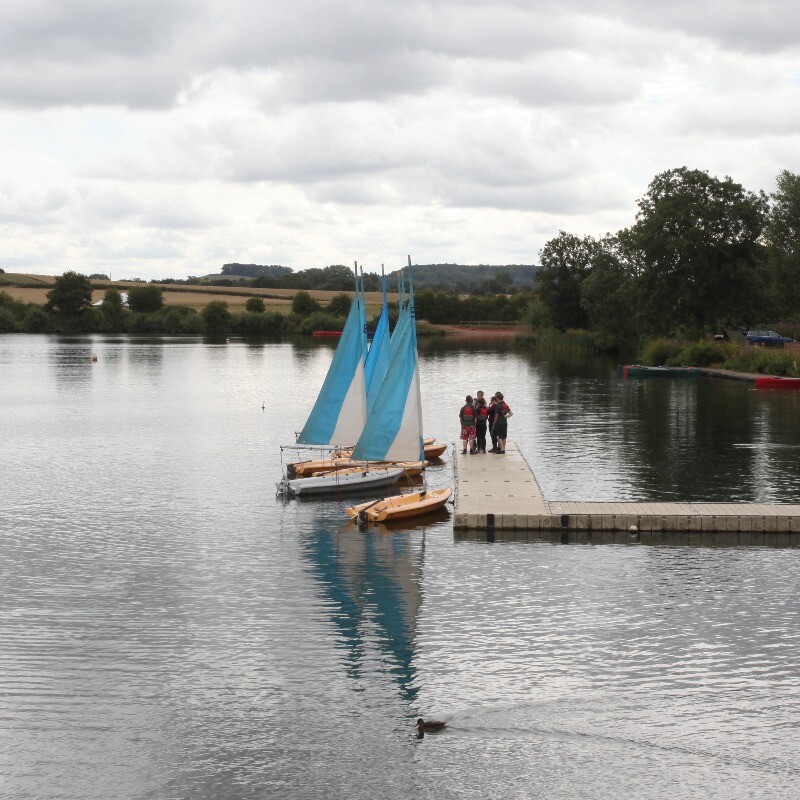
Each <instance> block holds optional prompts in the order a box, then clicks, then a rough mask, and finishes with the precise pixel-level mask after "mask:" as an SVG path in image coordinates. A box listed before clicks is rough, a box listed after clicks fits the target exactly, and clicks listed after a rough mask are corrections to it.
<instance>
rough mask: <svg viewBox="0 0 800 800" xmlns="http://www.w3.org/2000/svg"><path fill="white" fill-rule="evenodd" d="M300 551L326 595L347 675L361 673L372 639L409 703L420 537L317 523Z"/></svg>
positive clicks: (419, 601)
mask: <svg viewBox="0 0 800 800" xmlns="http://www.w3.org/2000/svg"><path fill="white" fill-rule="evenodd" d="M302 552H303V553H304V555H305V556H306V558H307V559H308V561H309V563H310V565H311V568H312V571H313V574H314V576H315V578H316V579H317V581H318V583H319V584H320V585H321V586H322V587H323V589H324V591H325V596H326V599H327V600H329V601H330V602H329V603H328V604H326V608H328V609H329V618H330V620H331V622H332V623H333V625H334V626H335V628H336V631H337V634H338V636H339V637H340V640H341V643H342V644H343V645H344V649H345V658H344V665H345V668H346V671H347V674H348V676H350V677H351V678H355V679H358V678H360V677H361V675H362V674H363V672H362V671H363V665H364V663H365V661H366V659H367V658H368V655H369V653H368V651H369V648H370V646H371V644H372V643H373V639H374V640H375V642H374V643H375V644H377V646H378V648H379V649H380V651H381V653H382V656H383V657H382V659H381V660H382V661H383V662H384V663H387V664H388V665H389V673H390V674H391V675H392V677H393V679H394V680H396V681H397V683H398V685H399V687H400V693H401V696H402V698H403V699H404V700H405V701H407V702H409V703H413V702H414V700H415V698H416V694H417V688H416V687H415V686H414V681H415V677H416V672H415V668H414V665H413V657H414V639H415V636H416V623H417V614H418V613H419V608H420V605H421V604H422V592H421V577H422V576H421V572H422V560H423V545H422V543H421V542H419V541H416V540H415V539H414V538H413V537H412V536H411V535H410V534H409V533H407V532H405V533H394V534H388V535H387V534H386V533H375V532H372V531H367V532H363V531H358V530H355V529H354V528H352V527H345V528H339V529H333V528H329V529H326V528H324V527H321V528H319V529H318V530H317V531H316V532H315V533H313V534H310V535H309V536H308V537H307V538H306V540H305V542H304V547H303V550H302ZM373 631H374V633H373ZM375 634H377V637H375Z"/></svg>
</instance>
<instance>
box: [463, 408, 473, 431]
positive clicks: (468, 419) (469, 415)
mask: <svg viewBox="0 0 800 800" xmlns="http://www.w3.org/2000/svg"><path fill="white" fill-rule="evenodd" d="M461 424H462V425H464V426H465V427H469V426H470V425H474V424H475V407H474V406H464V407H463V408H462V409H461Z"/></svg>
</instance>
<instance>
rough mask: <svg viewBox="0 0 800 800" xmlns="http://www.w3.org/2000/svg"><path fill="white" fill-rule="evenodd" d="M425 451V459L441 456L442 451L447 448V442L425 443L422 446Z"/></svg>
mask: <svg viewBox="0 0 800 800" xmlns="http://www.w3.org/2000/svg"><path fill="white" fill-rule="evenodd" d="M423 450H424V452H425V460H426V461H429V460H430V459H432V458H441V457H442V455H444V451H445V450H447V443H445V444H426V445H425V446H424V448H423Z"/></svg>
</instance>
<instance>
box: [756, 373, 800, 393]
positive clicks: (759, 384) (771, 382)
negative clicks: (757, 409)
mask: <svg viewBox="0 0 800 800" xmlns="http://www.w3.org/2000/svg"><path fill="white" fill-rule="evenodd" d="M756 389H795V390H798V389H800V378H779V377H777V376H774V375H765V376H764V377H762V378H756Z"/></svg>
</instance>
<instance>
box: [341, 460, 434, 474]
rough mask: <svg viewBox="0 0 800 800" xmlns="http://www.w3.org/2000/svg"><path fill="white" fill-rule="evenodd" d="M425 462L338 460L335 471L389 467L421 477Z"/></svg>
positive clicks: (426, 463)
mask: <svg viewBox="0 0 800 800" xmlns="http://www.w3.org/2000/svg"><path fill="white" fill-rule="evenodd" d="M429 466H430V464H428V462H427V461H350V460H349V459H345V458H343V459H340V460H339V461H338V462H337V467H336V469H337V470H343V469H354V468H355V469H390V468H391V467H400V468H402V469H403V470H405V473H406V475H413V476H417V475H422V473H423V472H424V471H425V468H426V467H429Z"/></svg>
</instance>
